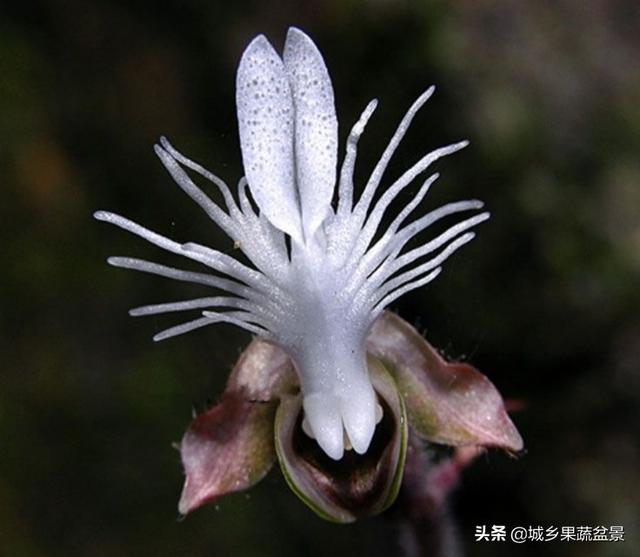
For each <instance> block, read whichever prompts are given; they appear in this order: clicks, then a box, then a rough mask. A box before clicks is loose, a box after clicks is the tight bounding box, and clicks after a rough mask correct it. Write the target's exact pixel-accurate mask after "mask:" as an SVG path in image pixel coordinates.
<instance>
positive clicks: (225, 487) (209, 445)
mask: <svg viewBox="0 0 640 557" xmlns="http://www.w3.org/2000/svg"><path fill="white" fill-rule="evenodd" d="M294 377H295V375H294V372H293V369H292V367H291V363H290V361H289V358H287V356H286V355H285V354H284V352H282V351H281V350H280V349H279V348H277V347H276V346H273V345H271V344H269V343H267V342H264V341H261V340H258V339H255V340H253V342H251V344H250V345H249V346H248V347H247V349H246V350H245V351H244V352H243V353H242V354H241V356H240V359H239V360H238V363H237V364H236V366H235V367H234V369H233V371H232V372H231V375H230V377H229V381H228V382H227V388H226V389H225V392H224V394H223V395H222V397H221V400H220V402H219V403H218V404H216V405H215V406H213V407H212V408H210V409H209V410H207V411H206V412H203V413H202V414H199V415H198V416H196V417H195V418H194V419H193V421H192V422H191V424H190V425H189V428H188V429H187V431H186V433H185V434H184V437H183V438H182V441H181V442H180V446H179V449H180V456H181V458H182V464H183V467H184V470H185V475H186V478H185V482H184V487H183V490H182V495H181V497H180V502H179V504H178V510H179V511H180V513H181V514H187V513H189V512H191V511H193V510H194V509H196V508H198V507H200V506H202V505H204V504H205V503H210V502H212V501H214V500H216V499H218V498H219V497H222V496H223V495H227V494H229V493H233V492H236V491H242V490H245V489H248V488H250V487H251V486H253V485H254V484H256V483H257V482H259V481H260V480H261V479H262V478H263V477H264V476H265V475H266V474H267V472H269V470H270V469H271V467H272V466H273V464H274V462H275V460H276V454H275V450H274V446H273V423H274V416H275V412H276V408H277V406H278V399H279V397H280V396H281V395H282V394H283V393H284V392H287V390H288V389H291V388H292V384H293V383H294Z"/></svg>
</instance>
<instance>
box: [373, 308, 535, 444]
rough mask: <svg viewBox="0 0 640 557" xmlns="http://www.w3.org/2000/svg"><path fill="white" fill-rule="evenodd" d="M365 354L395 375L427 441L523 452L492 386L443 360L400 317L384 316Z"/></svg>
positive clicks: (467, 368)
mask: <svg viewBox="0 0 640 557" xmlns="http://www.w3.org/2000/svg"><path fill="white" fill-rule="evenodd" d="M367 349H368V351H369V352H370V353H371V354H373V355H375V356H376V357H377V358H379V359H380V360H382V361H383V362H384V363H385V365H386V366H387V368H388V369H389V371H390V372H391V373H392V374H393V376H394V378H395V381H396V383H397V384H398V388H399V389H400V393H401V396H402V397H403V399H404V403H405V405H406V407H407V415H408V416H409V422H410V424H411V426H412V427H413V429H414V430H415V431H416V432H417V433H418V434H419V435H420V436H421V437H423V438H424V439H426V440H427V441H431V442H434V443H441V444H443V445H452V446H462V445H481V446H485V447H498V448H502V449H505V450H507V451H510V452H514V453H516V452H519V451H521V450H522V448H523V441H522V437H521V436H520V434H519V433H518V430H517V429H516V427H515V426H514V425H513V422H512V421H511V419H510V418H509V416H508V414H507V411H506V410H505V406H504V401H503V400H502V397H501V396H500V393H499V392H498V390H497V389H496V388H495V387H494V386H493V384H492V383H491V381H489V379H487V377H485V376H484V375H483V374H482V373H480V372H479V371H478V370H476V369H475V368H474V367H472V366H470V365H468V364H464V363H449V362H447V361H446V360H444V358H442V356H440V354H438V352H437V351H436V350H435V349H434V348H433V347H432V346H431V345H430V344H429V343H428V342H427V341H426V340H425V339H424V338H423V337H422V336H421V335H420V334H419V333H418V332H417V331H416V330H415V329H414V328H413V327H412V326H411V325H409V324H408V323H407V322H406V321H404V320H403V319H401V318H400V317H398V316H397V315H394V314H393V313H390V312H385V313H383V314H382V315H381V317H380V318H379V319H378V320H377V321H376V323H375V324H374V325H373V327H372V330H371V333H370V334H369V337H368V345H367Z"/></svg>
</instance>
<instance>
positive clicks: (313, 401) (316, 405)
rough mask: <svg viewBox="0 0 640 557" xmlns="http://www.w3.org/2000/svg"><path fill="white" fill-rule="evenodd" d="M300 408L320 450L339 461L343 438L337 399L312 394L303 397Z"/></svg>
mask: <svg viewBox="0 0 640 557" xmlns="http://www.w3.org/2000/svg"><path fill="white" fill-rule="evenodd" d="M302 406H303V407H304V413H305V417H306V418H307V420H308V422H309V426H310V427H311V431H312V432H313V436H314V437H315V438H316V441H317V442H318V445H320V448H321V449H322V450H323V451H324V452H325V453H327V454H328V455H329V456H330V457H331V458H333V460H340V459H341V458H342V455H343V453H344V436H343V433H342V419H341V417H340V408H339V405H338V398H337V397H336V396H334V395H332V394H329V393H314V394H311V395H308V396H306V397H304V400H303V402H302Z"/></svg>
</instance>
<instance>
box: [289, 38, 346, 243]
mask: <svg viewBox="0 0 640 557" xmlns="http://www.w3.org/2000/svg"><path fill="white" fill-rule="evenodd" d="M283 59H284V65H285V67H286V70H287V73H288V75H289V83H290V84H291V90H292V93H293V104H294V107H295V134H296V135H295V159H296V172H297V178H298V192H299V195H300V205H301V208H302V225H303V228H304V232H305V235H306V237H307V238H311V237H312V236H313V233H314V232H315V231H316V230H317V229H318V227H319V226H320V224H322V221H323V220H324V219H325V217H326V216H327V212H328V211H329V208H330V205H331V198H332V197H333V188H334V186H335V183H336V167H337V157H338V155H337V148H338V120H337V118H336V109H335V104H334V99H333V87H332V85H331V79H330V78H329V73H328V72H327V67H326V66H325V63H324V60H323V59H322V55H321V54H320V52H319V51H318V49H317V47H316V45H315V44H314V43H313V41H312V40H311V39H310V38H309V37H308V36H307V35H306V34H305V33H303V32H302V31H300V30H299V29H296V28H295V27H291V28H290V29H289V32H288V33H287V41H286V43H285V45H284V54H283Z"/></svg>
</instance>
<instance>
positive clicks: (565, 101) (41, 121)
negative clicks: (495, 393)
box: [0, 0, 640, 557]
mask: <svg viewBox="0 0 640 557" xmlns="http://www.w3.org/2000/svg"><path fill="white" fill-rule="evenodd" d="M289 25H297V26H300V27H301V28H303V29H304V30H306V31H307V32H308V33H309V34H310V35H311V36H312V37H313V38H314V39H315V41H316V42H317V44H318V46H319V48H320V50H321V51H322V52H323V54H324V56H325V59H326V61H327V65H328V67H329V70H330V73H331V75H332V78H333V83H334V87H335V92H336V103H337V110H338V117H339V121H340V136H341V140H342V141H344V138H345V136H346V133H347V132H348V129H349V128H350V126H351V125H352V123H353V122H354V121H355V120H356V119H357V117H358V116H359V114H360V111H361V109H362V108H363V107H364V106H365V104H366V103H367V101H368V100H370V99H371V98H373V97H377V98H379V99H380V101H381V105H380V107H379V108H378V111H377V113H376V114H375V116H374V117H373V120H372V121H371V122H370V124H369V128H368V129H367V132H366V133H365V135H364V137H363V139H362V142H361V149H360V153H361V155H360V158H359V166H358V173H357V177H358V179H359V183H360V184H362V182H363V181H364V180H365V179H366V176H367V173H368V171H370V169H371V168H372V165H373V164H374V163H375V161H376V159H377V156H379V154H380V152H381V151H382V149H383V147H384V145H385V143H386V141H387V140H388V138H389V136H390V134H391V133H392V131H393V129H394V127H395V125H396V123H397V121H398V120H399V119H400V118H401V117H402V115H403V114H404V112H405V110H406V108H408V106H409V105H410V103H411V102H412V101H413V100H414V98H415V97H416V96H417V95H418V94H419V93H420V92H421V91H423V90H424V89H425V88H426V87H427V86H428V85H430V84H432V83H435V84H437V86H438V90H437V92H436V95H435V97H434V98H433V99H432V100H431V101H429V103H428V105H427V106H426V107H425V108H424V109H423V112H422V113H421V114H420V115H419V116H418V118H417V119H416V121H415V123H414V125H413V128H412V129H411V131H410V132H409V134H408V136H407V138H406V140H405V142H404V143H403V145H402V147H401V149H400V150H399V152H398V154H397V156H396V158H395V159H394V163H393V164H392V166H391V168H390V170H389V173H388V175H387V176H388V177H393V176H394V175H397V174H398V173H399V172H400V171H401V170H402V169H403V168H406V167H408V166H409V165H410V164H411V163H412V162H413V161H414V160H415V159H416V158H417V157H418V156H420V155H421V154H423V153H424V152H425V151H427V150H430V149H432V148H435V147H438V146H440V145H443V144H447V143H451V142H454V141H457V140H459V139H461V138H468V139H470V140H471V146H470V147H469V148H467V149H465V150H464V151H463V152H462V153H459V154H457V155H455V156H454V157H452V158H448V159H446V160H443V161H440V162H439V163H438V164H437V167H438V170H439V171H441V173H442V178H441V179H440V181H439V182H438V184H437V186H436V187H435V188H434V190H433V192H432V193H431V194H430V197H429V198H427V200H426V201H425V202H424V204H423V207H424V208H425V210H427V209H428V208H434V207H436V206H437V204H439V203H442V202H446V201H453V200H457V199H466V198H473V197H477V198H480V199H483V200H484V201H486V203H487V205H488V207H489V209H490V210H491V212H492V214H493V217H492V219H491V221H490V222H489V223H487V224H483V225H482V227H481V228H480V229H479V235H478V238H477V239H476V240H475V241H474V243H473V244H471V245H470V246H468V247H466V248H464V250H463V251H462V252H461V253H459V254H457V255H456V256H455V257H454V258H453V259H452V260H450V261H449V262H448V264H447V265H446V266H445V270H444V273H443V275H442V276H441V277H440V278H439V279H438V280H437V281H436V282H434V283H433V284H431V285H429V287H427V288H424V289H422V290H419V291H416V292H414V293H412V294H411V295H407V296H405V297H404V298H402V300H401V301H400V302H399V303H397V304H396V306H395V309H397V310H398V311H399V312H400V313H401V315H402V316H403V317H404V318H405V319H407V320H408V321H410V322H412V323H414V324H416V325H417V326H418V327H419V328H420V329H421V330H423V331H426V334H427V336H428V338H429V339H430V340H431V342H432V343H433V344H435V345H436V346H439V347H440V348H441V349H443V350H444V351H445V353H446V354H447V355H448V356H450V357H452V358H456V359H466V360H468V361H470V362H472V363H473V364H474V365H476V366H477V367H479V368H480V369H481V370H482V371H483V372H484V373H485V374H487V375H488V376H489V377H490V378H491V380H492V381H493V382H494V383H495V384H496V385H497V386H498V388H499V389H500V390H501V392H502V393H503V395H504V396H505V397H506V398H511V399H517V400H519V401H521V402H522V404H523V406H524V407H523V409H522V410H520V411H519V412H518V414H517V415H515V416H514V420H515V422H516V424H517V425H518V427H519V429H520V431H521V433H522V435H523V437H524V439H525V443H526V447H527V452H526V454H524V455H523V456H522V457H521V458H519V459H512V458H509V457H508V456H506V455H503V454H501V453H498V452H491V453H489V454H488V455H487V456H484V457H482V458H481V459H480V460H479V461H477V462H476V463H475V464H474V465H473V466H472V467H471V468H470V469H469V470H468V471H467V472H466V473H465V475H464V477H463V481H462V484H461V485H460V487H459V489H458V490H457V491H456V492H455V493H454V496H453V497H452V500H451V513H452V515H453V516H454V517H455V520H456V521H457V525H458V526H457V532H458V538H459V540H460V541H461V543H462V545H463V546H464V547H465V550H466V554H467V555H470V556H474V555H479V556H484V555H527V556H529V555H551V556H563V557H564V556H587V557H588V556H609V555H612V556H613V555H619V556H632V555H638V554H640V541H639V538H638V537H639V536H640V524H639V516H640V512H639V509H640V487H639V485H640V477H639V470H640V448H639V445H638V439H639V438H640V431H639V430H640V426H639V419H638V418H639V410H638V407H639V403H640V379H639V376H640V375H639V369H638V363H639V361H640V319H639V317H638V311H639V309H640V292H639V288H638V285H639V282H638V280H639V278H640V157H639V153H640V71H639V68H638V60H639V59H640V32H639V31H640V6H639V4H638V2H636V1H635V0H626V1H623V0H620V1H614V0H612V1H605V0H560V1H557V2H536V1H533V0H531V1H528V2H517V1H510V0H495V1H491V2H490V1H475V0H462V1H457V2H442V1H426V0H425V1H421V2H408V1H399V0H396V1H394V0H376V1H373V0H372V1H368V2H357V1H345V0H331V1H324V2H321V1H314V2H295V1H293V0H291V1H279V2H219V1H210V2H204V1H201V0H200V1H199V0H190V1H187V2H176V3H168V2H167V3H155V2H124V1H119V2H116V1H114V2H98V1H95V0H89V1H82V2H81V1H79V0H70V1H67V2H55V1H40V2H38V1H34V2H16V1H13V2H12V1H8V2H3V4H2V7H1V8H0V188H2V190H1V191H2V202H1V203H0V230H1V231H2V234H1V236H0V239H1V243H2V247H1V249H0V257H1V258H2V259H3V265H2V268H3V269H4V271H3V276H2V279H1V282H0V284H1V291H2V297H1V302H0V303H1V318H0V319H1V321H0V327H1V329H0V335H1V336H0V353H1V354H2V366H1V372H0V373H1V375H0V447H1V449H0V554H1V555H8V556H14V555H17V556H23V555H24V556H68V555H82V556H95V557H101V556H112V555H194V556H200V555H202V556H205V555H206V556H215V555H243V556H244V555H246V556H269V555H273V556H283V555H310V556H316V555H317V556H320V555H327V554H330V555H335V556H338V555H372V556H374V555H394V554H396V553H398V544H397V538H396V536H395V533H394V532H395V530H394V527H393V524H392V523H391V522H390V521H389V519H388V518H384V517H380V518H376V519H370V520H364V521H361V522H359V523H357V524H356V525H354V526H346V527H345V526H335V525H331V524H328V523H325V522H323V521H321V520H320V519H318V518H316V517H315V515H313V514H312V513H311V511H309V510H307V509H306V507H304V506H303V505H302V504H301V503H300V502H298V500H297V499H296V498H295V496H294V495H293V494H292V493H291V492H289V490H288V489H287V488H286V486H285V484H284V481H283V480H282V478H281V476H280V473H279V471H277V470H274V471H273V472H272V473H271V474H270V475H269V476H268V477H267V479H266V480H265V481H264V482H262V483H261V484H260V485H259V486H258V487H257V488H255V489H253V490H252V491H250V492H248V493H246V494H238V495H234V496H231V497H229V498H227V499H223V500H221V501H220V502H219V503H218V504H217V505H215V506H211V507H207V508H204V509H202V510H200V511H197V512H196V513H195V514H193V515H192V516H189V517H188V518H186V520H184V521H178V516H177V509H176V503H177V498H178V495H179V492H180V489H181V483H182V479H183V478H182V471H181V466H180V463H179V458H178V453H177V452H176V451H175V450H173V449H172V448H171V443H172V442H173V441H177V440H179V439H180V437H181V435H182V432H183V430H184V428H185V427H186V425H187V423H188V422H189V420H190V416H191V411H192V408H195V409H196V410H202V409H204V408H205V407H206V406H207V404H209V403H210V401H215V400H216V397H217V396H218V395H219V393H220V392H221V389H222V388H223V385H224V381H225V379H226V375H227V373H228V370H229V369H230V367H231V365H232V364H233V362H234V360H235V358H236V357H237V355H238V353H239V351H240V350H241V348H242V346H244V345H245V344H246V343H247V342H248V340H249V335H248V334H246V333H243V332H242V331H239V330H236V329H234V328H233V327H231V326H228V325H218V326H216V327H209V328H207V329H203V330H199V331H197V332H194V333H191V334H189V335H185V336H182V337H178V338H176V339H172V340H170V341H167V342H165V343H160V344H155V343H153V342H151V336H152V335H153V334H154V333H155V332H158V331H159V330H161V329H162V328H165V327H167V326H170V325H171V324H174V323H176V320H175V319H173V318H172V317H171V316H169V317H166V316H163V317H159V318H153V317H149V318H146V319H139V320H138V319H132V318H129V317H128V316H127V309H128V308H130V307H135V306H138V305H143V304H146V303H154V302H164V301H170V300H179V299H186V298H188V297H189V294H191V293H193V294H195V293H198V294H201V293H202V290H200V289H198V288H197V287H193V286H189V285H185V284H180V283H177V282H171V281H166V280H163V279H161V278H157V277H151V276H144V275H140V274H136V273H132V272H127V271H123V270H118V269H113V268H110V267H108V266H107V265H106V264H105V258H106V257H107V256H108V255H138V256H142V257H146V258H149V259H152V260H159V261H163V262H168V263H176V261H175V259H172V258H171V257H170V256H166V255H165V254H161V253H160V252H159V251H158V250H156V249H155V248H153V247H152V246H149V245H146V244H145V243H144V242H142V241H140V240H138V239H136V238H134V237H132V236H129V235H127V234H126V233H124V232H121V231H118V230H116V229H114V228H110V227H106V226H104V225H102V224H100V223H98V222H96V221H94V220H92V218H91V214H92V212H93V211H94V210H96V209H109V210H113V211H116V212H119V213H122V214H125V215H127V216H129V217H131V218H133V219H134V220H137V221H138V222H141V223H144V224H145V225H146V226H149V227H150V228H152V229H156V230H158V231H159V232H161V233H166V234H169V235H171V236H172V237H174V238H176V239H178V240H183V241H186V240H193V241H200V242H203V243H207V244H209V245H212V246H214V247H216V248H218V249H222V250H230V249H231V246H230V241H229V240H228V239H227V238H226V237H224V236H223V234H222V233H221V232H220V231H219V230H217V229H216V228H215V227H214V226H213V225H212V224H210V223H209V222H208V220H207V218H206V217H205V216H204V215H203V213H202V212H201V211H200V210H199V209H198V208H197V207H196V206H195V205H194V204H193V203H192V202H191V201H190V200H189V199H188V198H186V196H185V195H184V194H183V193H182V192H181V191H180V190H179V189H178V188H177V187H176V186H175V185H174V184H173V182H172V180H171V179H170V177H169V176H168V175H167V174H166V172H165V171H164V169H163V167H162V166H161V164H160V163H159V161H158V160H157V159H156V158H155V156H154V154H153V151H152V145H153V143H154V142H155V141H156V140H157V138H158V137H159V136H160V135H161V134H166V135H167V136H168V137H169V138H170V139H171V140H172V141H173V142H174V144H175V145H176V146H177V147H178V148H179V149H180V150H182V151H183V152H184V153H186V154H188V155H189V156H191V157H192V158H194V159H195V160H198V161H200V162H202V163H203V164H204V165H205V166H207V167H208V168H210V169H211V170H212V171H214V172H216V173H217V174H219V175H220V176H221V177H223V178H224V179H226V180H227V181H229V182H230V183H235V182H236V180H237V179H238V178H239V177H240V176H241V174H242V169H241V160H240V150H239V143H238V135H237V127H236V120H235V106H234V94H235V91H234V83H235V69H236V66H237V63H238V60H239V57H240V54H241V53H242V50H243V49H244V47H245V46H246V45H247V43H248V42H249V40H250V39H251V38H253V37H254V36H255V35H257V34H258V33H265V34H266V35H267V36H268V37H269V39H270V40H271V41H272V42H273V44H274V45H275V46H276V48H278V49H280V48H281V47H282V45H283V42H284V37H285V32H286V29H287V27H288V26H289ZM342 145H343V143H342ZM341 152H342V147H341ZM417 186H418V183H416V185H415V186H414V188H413V189H412V191H415V188H417ZM479 524H488V525H491V524H505V525H524V526H529V525H531V526H536V525H542V526H557V527H561V526H565V525H575V526H580V525H586V526H597V525H605V526H609V525H622V526H624V528H625V532H626V538H627V539H626V541H625V542H624V543H618V544H613V543H603V542H599V543H596V542H591V543H588V542H583V543H574V544H571V543H567V542H552V543H544V544H541V543H540V542H539V543H537V544H536V543H529V544H524V545H520V546H518V545H514V544H512V543H510V542H507V543H497V542H494V543H484V544H483V543H476V542H474V536H473V533H474V528H475V525H479Z"/></svg>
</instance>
